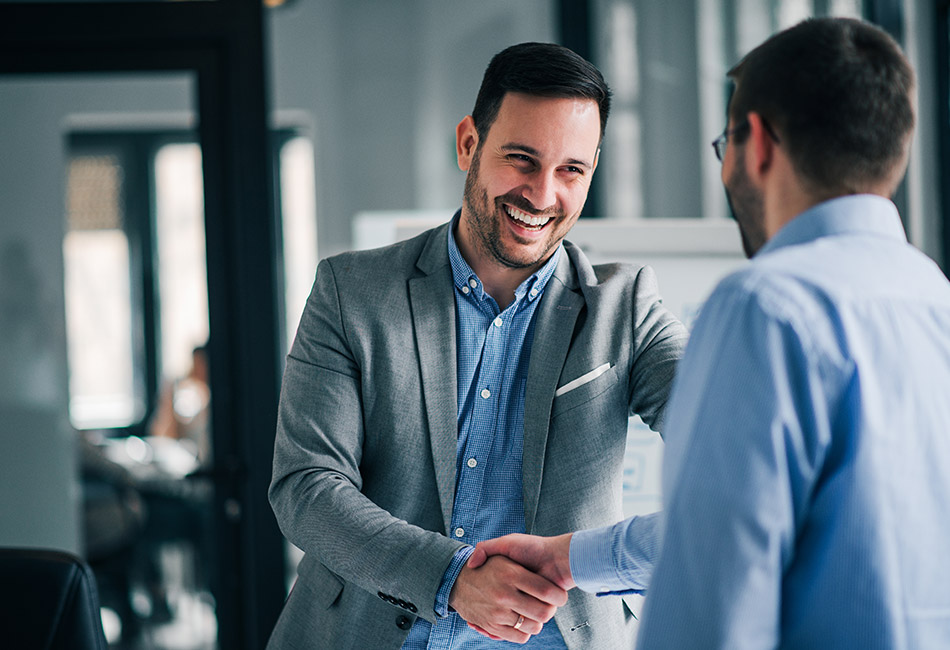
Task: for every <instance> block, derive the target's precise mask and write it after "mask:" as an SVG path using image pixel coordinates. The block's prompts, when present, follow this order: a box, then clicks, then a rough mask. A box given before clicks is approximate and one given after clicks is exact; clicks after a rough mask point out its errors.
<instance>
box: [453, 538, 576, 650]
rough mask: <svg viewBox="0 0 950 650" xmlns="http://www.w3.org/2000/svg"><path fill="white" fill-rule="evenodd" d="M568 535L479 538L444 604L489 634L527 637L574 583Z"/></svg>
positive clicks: (516, 639) (515, 638) (522, 640)
mask: <svg viewBox="0 0 950 650" xmlns="http://www.w3.org/2000/svg"><path fill="white" fill-rule="evenodd" d="M570 537H571V536H570V534H568V535H561V536H559V537H535V536H532V535H506V536H505V537H499V538H497V539H493V540H488V541H486V542H480V543H479V544H478V545H477V546H476V547H475V552H474V553H472V556H471V558H469V561H468V563H467V564H466V565H465V566H464V567H462V571H461V572H460V573H459V576H458V578H457V579H456V581H455V585H454V586H453V587H452V593H451V594H450V596H449V604H450V605H451V606H452V608H453V609H455V611H457V612H458V614H459V615H460V616H461V617H462V618H463V619H465V621H466V622H467V623H468V625H469V627H471V628H473V629H474V630H476V631H478V632H480V633H481V634H484V635H485V636H488V637H489V638H492V639H495V640H505V641H513V642H515V643H525V642H527V641H528V639H530V638H531V636H533V635H535V634H538V633H539V632H540V631H541V628H542V627H543V626H544V624H545V623H547V622H548V621H549V620H551V617H552V616H554V612H555V611H557V608H558V607H561V606H562V605H564V604H565V603H566V602H567V590H568V589H570V588H572V587H574V581H573V579H572V578H571V572H570V560H569V555H568V553H569V551H570ZM522 617H523V618H522Z"/></svg>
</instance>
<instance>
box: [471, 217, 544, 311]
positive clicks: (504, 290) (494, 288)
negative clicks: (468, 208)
mask: <svg viewBox="0 0 950 650" xmlns="http://www.w3.org/2000/svg"><path fill="white" fill-rule="evenodd" d="M460 230H462V227H461V224H460V225H459V227H458V228H456V230H455V243H456V245H457V246H458V247H459V252H460V253H461V254H462V257H463V258H464V259H465V261H466V262H468V265H469V266H470V267H472V270H473V271H475V275H477V276H478V279H479V280H481V282H482V286H483V287H485V291H486V292H487V293H488V295H489V296H491V297H492V298H494V299H495V302H496V303H498V307H499V308H500V309H502V310H504V309H505V308H506V307H507V306H508V305H510V304H511V303H512V302H513V301H514V299H515V289H517V288H518V287H519V286H520V285H521V283H522V282H524V281H525V280H527V279H528V278H529V277H531V274H532V273H534V272H535V271H537V270H538V269H539V268H541V267H542V266H544V264H545V263H546V262H547V259H545V260H542V261H541V262H539V263H538V264H536V265H534V266H531V267H527V268H511V267H510V266H505V265H504V264H501V263H500V262H498V261H496V260H494V259H493V258H492V257H491V254H490V253H489V252H488V251H483V250H481V249H480V248H479V247H478V246H476V245H475V244H474V243H473V242H472V241H469V237H467V236H466V233H462V232H460ZM548 259H550V257H548Z"/></svg>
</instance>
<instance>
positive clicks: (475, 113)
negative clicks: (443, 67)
mask: <svg viewBox="0 0 950 650" xmlns="http://www.w3.org/2000/svg"><path fill="white" fill-rule="evenodd" d="M510 92H512V93H524V94H526V95H535V96H538V97H559V98H580V99H591V100H593V101H595V102H597V105H598V107H599V108H600V137H601V138H603V137H604V130H605V129H606V128H607V115H608V113H610V89H609V88H608V87H607V82H605V81H604V77H603V75H601V74H600V71H599V70H598V69H597V68H596V67H594V65H593V64H592V63H590V62H589V61H587V60H586V59H585V58H583V57H582V56H580V55H578V54H576V53H575V52H573V51H572V50H569V49H568V48H566V47H563V46H561V45H555V44H553V43H521V44H519V45H512V46H511V47H508V48H506V49H504V50H502V51H501V52H499V53H498V54H496V55H495V56H494V57H492V60H491V62H490V63H489V64H488V67H487V68H486V69H485V75H484V77H482V85H481V87H480V88H479V89H478V97H477V98H476V100H475V108H474V109H473V110H472V119H473V120H474V122H475V128H476V129H477V130H478V135H479V137H480V138H482V139H484V138H485V136H486V135H487V134H488V130H489V129H490V128H491V125H492V123H493V122H494V121H495V118H496V117H497V116H498V109H499V108H500V107H501V102H502V100H503V99H504V98H505V94H507V93H510Z"/></svg>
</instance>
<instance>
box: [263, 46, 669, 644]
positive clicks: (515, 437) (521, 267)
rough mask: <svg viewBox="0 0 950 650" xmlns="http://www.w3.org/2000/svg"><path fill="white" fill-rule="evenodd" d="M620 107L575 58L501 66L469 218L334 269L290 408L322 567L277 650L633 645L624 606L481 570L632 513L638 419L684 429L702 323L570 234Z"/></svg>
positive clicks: (298, 478) (290, 374)
mask: <svg viewBox="0 0 950 650" xmlns="http://www.w3.org/2000/svg"><path fill="white" fill-rule="evenodd" d="M609 107H610V98H609V90H608V88H607V85H606V84H605V83H604V80H603V77H602V76H601V74H600V72H598V71H597V69H596V68H594V67H593V66H592V65H591V64H590V63H588V62H587V61H585V60H584V59H583V58H581V57H579V56H577V55H576V54H575V53H573V52H571V51H570V50H567V49H565V48H563V47H560V46H557V45H549V44H539V43H525V44H521V45H516V46H513V47H511V48H508V49H506V50H504V51H502V52H501V53H499V54H498V55H496V56H495V57H494V58H493V59H492V62H491V63H490V64H489V66H488V68H487V70H486V72H485V77H484V79H483V82H482V86H481V88H480V90H479V94H478V98H477V99H476V102H475V108H474V110H473V112H472V115H470V116H467V117H465V118H464V119H463V120H462V121H461V123H460V124H459V125H458V127H457V130H456V136H457V142H456V144H457V155H458V164H459V167H460V168H461V169H462V170H463V171H466V172H467V177H466V183H465V195H464V199H463V203H462V208H461V210H460V211H459V212H458V213H456V215H455V216H454V218H453V219H452V220H451V221H450V222H448V223H446V224H444V225H443V226H441V227H438V228H435V229H433V230H431V231H429V232H426V233H423V234H422V235H420V236H418V237H416V238H414V239H411V240H408V241H405V242H400V243H398V244H395V245H393V246H390V247H387V248H383V249H378V250H373V251H361V252H354V253H346V254H343V255H340V256H336V257H333V258H330V259H326V260H324V261H322V262H321V264H320V266H319V268H318V270H317V277H316V280H315V282H314V288H313V292H312V294H311V296H310V299H309V301H308V304H307V308H306V310H305V312H304V314H303V317H302V318H301V322H300V326H299V328H298V331H297V336H296V340H295V342H294V345H293V348H292V350H291V352H290V354H289V356H288V359H287V366H286V370H285V374H284V381H283V389H282V395H281V405H280V415H279V421H278V429H277V443H276V448H275V456H274V476H273V481H272V484H271V491H270V498H271V503H272V504H273V507H274V512H275V513H276V515H277V519H278V521H279V523H280V525H281V528H282V530H283V531H284V533H285V535H286V536H287V538H288V539H289V540H290V541H291V542H293V543H294V544H295V545H297V546H298V547H299V548H301V549H303V550H304V552H305V556H304V558H303V560H302V561H301V563H300V566H299V569H298V571H299V578H298V580H297V583H296V585H295V587H294V589H293V591H292V593H291V595H290V597H289V598H288V601H287V603H286V605H285V607H284V611H283V613H282V615H281V618H280V620H279V622H278V624H277V627H276V628H275V630H274V633H273V635H272V637H271V643H270V646H271V647H273V648H286V647H302V646H306V647H321V648H324V647H326V648H334V649H337V648H360V649H362V648H374V649H375V648H381V649H385V648H393V649H395V648H405V649H407V650H416V649H422V648H493V647H510V646H508V645H507V644H506V643H505V641H514V642H517V643H526V647H531V648H577V649H581V648H583V649H587V648H627V647H630V644H631V643H632V639H633V629H634V626H635V620H634V617H633V615H632V614H631V612H630V610H629V609H627V606H626V605H625V604H624V603H623V602H622V601H620V600H619V599H598V598H595V597H593V596H591V595H589V594H585V593H580V592H578V593H576V594H572V595H571V596H570V598H568V595H567V593H566V592H565V591H564V590H563V589H562V588H561V587H560V586H558V585H555V584H554V583H552V582H549V581H548V580H547V579H545V578H542V577H540V576H538V575H535V574H534V573H532V572H530V571H528V570H527V569H524V568H523V567H521V566H520V565H518V564H516V563H514V562H513V561H511V560H509V559H508V558H504V557H493V558H491V559H489V560H488V561H487V562H485V563H484V565H483V566H481V567H479V568H477V569H476V568H470V567H468V566H466V561H467V559H468V558H469V556H470V555H471V553H472V551H473V546H474V545H475V544H476V543H477V542H479V541H482V540H486V539H490V538H493V537H498V536H500V535H505V534H508V533H525V532H533V533H536V534H540V535H556V534H561V533H565V532H568V531H571V530H575V529H577V528H584V527H593V526H601V525H604V524H607V523H609V522H611V521H615V520H616V519H618V518H619V517H620V516H621V514H622V510H621V494H620V490H621V483H622V481H621V469H622V462H623V452H624V445H625V441H626V432H627V420H628V418H629V416H630V415H631V414H633V413H637V414H639V415H641V417H642V418H643V420H644V421H645V422H647V423H648V424H650V425H651V426H653V427H654V428H655V429H659V427H660V426H661V422H662V418H663V413H664V411H665V407H666V402H667V397H668V395H669V391H670V386H671V383H672V378H673V372H674V368H675V365H676V363H677V361H678V360H679V358H680V356H681V355H682V351H683V348H684V346H685V340H686V332H685V329H684V328H683V326H682V325H681V324H680V323H679V322H678V321H677V320H676V319H675V318H674V317H673V316H672V315H671V314H670V313H669V312H668V311H667V310H666V309H665V308H664V307H663V306H662V304H661V303H660V296H659V293H658V290H657V286H656V280H655V278H654V275H653V272H652V271H651V270H650V269H649V268H646V267H634V266H630V265H604V266H597V267H594V266H592V265H591V264H590V263H589V262H588V260H587V259H586V258H585V256H584V254H583V253H582V252H581V251H580V250H579V249H577V248H576V247H575V246H573V245H571V244H569V243H568V242H565V241H564V237H565V235H566V234H567V233H568V231H569V230H570V229H571V227H572V226H573V225H574V223H575V222H576V221H577V219H578V217H579V216H580V213H581V210H582V208H583V206H584V202H585V200H586V198H587V192H588V189H589V188H590V182H591V178H592V176H593V174H594V170H595V169H596V167H597V159H598V153H599V150H600V142H601V139H602V138H603V133H604V128H605V126H606V123H607V114H608V112H609ZM651 533H652V530H646V531H644V535H649V534H651ZM647 560H648V558H645V559H644V561H647ZM558 607H560V609H558V610H557V613H556V615H555V610H556V608H558ZM552 616H553V620H552Z"/></svg>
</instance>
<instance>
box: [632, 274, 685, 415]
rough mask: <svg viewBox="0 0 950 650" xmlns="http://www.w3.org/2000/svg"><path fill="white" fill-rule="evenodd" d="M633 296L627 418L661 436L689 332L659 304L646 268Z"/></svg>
mask: <svg viewBox="0 0 950 650" xmlns="http://www.w3.org/2000/svg"><path fill="white" fill-rule="evenodd" d="M633 295H634V316H635V317H634V321H633V327H634V330H633V345H634V348H633V365H632V366H631V371H630V414H631V415H633V414H637V415H639V416H640V417H641V419H642V420H643V421H644V422H645V423H646V424H647V425H648V426H649V427H650V428H651V429H653V430H654V431H658V432H660V433H662V432H663V421H664V418H665V416H666V405H667V402H668V400H669V397H670V391H671V390H672V388H673V377H674V375H675V372H676V366H677V364H678V363H679V360H680V359H682V357H683V353H684V351H685V349H686V341H687V339H688V338H689V332H688V331H687V330H686V327H685V326H684V325H683V324H682V323H681V322H680V321H679V319H678V318H676V316H674V315H673V313H672V312H671V311H670V310H669V309H667V308H666V306H665V305H664V304H663V300H662V298H660V290H659V287H658V285H657V280H656V273H655V272H654V271H653V269H652V268H650V267H649V266H644V267H642V268H641V269H640V271H639V273H638V274H637V279H636V281H635V283H634V294H633Z"/></svg>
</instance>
